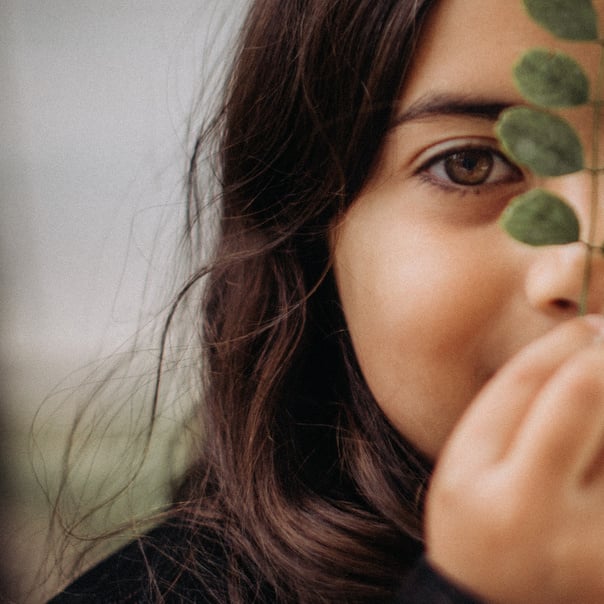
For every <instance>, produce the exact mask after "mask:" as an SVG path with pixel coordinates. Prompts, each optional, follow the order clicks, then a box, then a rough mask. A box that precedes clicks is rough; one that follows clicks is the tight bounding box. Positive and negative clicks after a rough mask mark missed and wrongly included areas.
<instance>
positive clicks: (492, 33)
mask: <svg viewBox="0 0 604 604" xmlns="http://www.w3.org/2000/svg"><path fill="white" fill-rule="evenodd" d="M594 4H595V6H596V9H597V10H598V11H599V12H600V15H602V13H603V12H604V0H597V1H596V2H594ZM600 27H601V28H602V23H601V25H600ZM536 46H540V47H545V48H555V49H558V50H562V51H564V52H567V53H568V54H571V55H572V56H573V57H575V59H577V60H578V61H579V62H580V63H581V64H582V65H583V66H584V68H585V69H586V70H587V71H588V73H590V74H591V75H592V77H593V74H594V73H595V72H596V70H597V63H598V56H599V47H598V45H597V44H593V43H577V42H566V41H561V40H557V39H556V38H554V37H553V36H552V35H550V34H549V33H548V32H547V31H545V30H544V29H542V28H541V27H540V26H539V25H537V24H535V23H534V22H533V21H532V20H531V19H530V17H529V16H528V14H527V13H526V12H525V10H524V7H523V3H522V0H440V2H438V3H437V5H436V6H435V8H434V9H433V10H432V12H431V14H430V16H429V18H428V20H427V22H426V24H425V27H424V29H423V34H422V37H421V39H420V42H419V45H418V48H417V51H416V55H415V57H414V60H413V62H412V66H411V71H410V73H409V77H408V79H407V82H406V85H405V87H404V90H403V96H402V99H401V100H402V105H403V107H404V106H405V105H407V104H408V103H412V102H414V101H415V100H417V99H418V98H420V97H421V96H423V95H425V94H426V93H428V92H432V93H433V92H436V93H438V92H441V91H442V92H447V93H459V94H464V95H469V94H474V95H476V96H488V97H493V98H499V99H501V100H507V101H510V102H512V101H513V102H518V101H519V100H520V99H519V96H518V93H517V92H516V91H515V89H514V86H513V83H512V78H511V69H512V66H513V64H514V63H515V62H516V61H517V60H518V58H519V57H520V55H521V54H522V53H523V52H524V51H526V50H527V49H529V48H532V47H536Z"/></svg>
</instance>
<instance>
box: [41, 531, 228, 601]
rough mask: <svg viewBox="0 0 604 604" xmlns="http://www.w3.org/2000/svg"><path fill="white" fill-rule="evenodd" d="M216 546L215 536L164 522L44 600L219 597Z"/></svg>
mask: <svg viewBox="0 0 604 604" xmlns="http://www.w3.org/2000/svg"><path fill="white" fill-rule="evenodd" d="M222 550H223V547H222V545H221V543H220V542H219V541H218V540H216V539H212V538H210V537H208V536H204V537H203V538H199V537H193V536H192V535H191V533H190V532H189V531H187V530H186V529H185V528H184V527H183V526H180V525H177V524H168V523H166V524H164V525H161V526H159V527H157V528H156V529H154V530H152V531H150V532H149V533H148V534H146V535H144V536H143V537H140V538H139V539H136V540H135V541H133V542H131V543H130V544H128V545H127V546H125V547H124V548H122V549H121V550H119V551H117V552H116V553H114V554H112V555H111V556H109V557H108V558H106V559H105V560H103V561H102V562H100V563H99V564H97V565H96V566H94V567H93V568H92V569H91V570H89V571H88V572H86V573H85V574H84V575H82V576H81V577H80V578H79V579H77V580H76V581H75V582H74V583H72V584H71V585H69V586H68V587H67V588H66V589H65V590H64V591H62V592H61V593H60V594H58V595H57V596H55V598H53V599H52V600H50V603H49V604H75V603H84V602H86V603H94V602H99V603H100V602H115V603H118V602H119V603H128V602H133V603H134V602H136V603H140V602H157V601H161V602H166V603H174V604H176V603H180V602H183V603H184V602H198V603H200V604H206V603H207V604H210V603H212V604H213V603H215V602H221V601H224V599H223V598H224V593H225V592H224V587H223V585H224V583H225V582H224V574H225V573H224V565H225V561H224V560H225V558H224V554H223V551H222ZM193 562H194V564H193Z"/></svg>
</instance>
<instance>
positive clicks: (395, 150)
mask: <svg viewBox="0 0 604 604" xmlns="http://www.w3.org/2000/svg"><path fill="white" fill-rule="evenodd" d="M492 1H493V4H494V6H496V10H490V11H485V10H484V5H483V3H482V2H481V0H447V1H446V2H443V3H442V4H440V5H439V6H437V9H436V10H435V11H434V13H433V14H432V15H431V19H430V21H429V23H428V26H427V27H426V30H425V31H426V33H425V35H424V37H423V41H422V43H421V44H420V47H419V49H418V53H417V57H416V59H415V62H414V63H413V67H412V71H411V74H410V77H409V79H408V82H407V85H406V87H405V90H404V91H403V95H402V99H401V104H400V110H399V115H400V116H404V115H405V114H406V113H407V112H408V111H409V109H410V108H411V107H413V106H414V105H415V104H416V103H417V102H418V101H421V100H426V99H431V98H434V97H437V98H438V97H439V95H449V96H453V97H455V98H458V99H464V100H466V101H469V102H471V103H483V102H484V103H488V104H503V105H505V104H512V103H519V102H521V98H520V96H519V94H518V92H517V91H516V90H515V88H514V86H513V83H512V80H511V69H512V65H513V63H514V62H515V61H516V60H517V58H518V57H519V55H520V54H521V53H522V52H523V51H524V50H526V49H527V48H529V47H532V46H545V47H555V48H561V49H562V50H566V51H567V52H570V53H571V54H572V55H573V56H574V57H575V58H577V59H579V60H580V62H581V63H583V64H584V65H585V66H586V69H588V71H589V72H590V73H592V74H593V73H594V70H595V69H596V63H597V57H598V50H597V47H596V46H595V45H585V44H572V43H569V44H565V43H560V42H558V41H556V40H554V39H553V38H552V37H551V36H550V35H549V34H547V32H545V31H544V30H542V29H541V28H539V27H537V26H536V25H534V24H533V23H532V22H531V21H530V20H529V19H528V17H527V16H526V15H525V13H524V11H523V9H522V7H521V3H520V0H512V1H511V2H510V1H508V0H492ZM566 113H567V114H568V116H569V117H570V119H571V121H572V122H573V124H574V125H575V127H576V128H578V130H579V132H580V133H581V134H582V136H583V139H584V142H588V139H589V132H590V129H591V119H592V118H591V111H590V110H589V109H574V110H572V111H568V112H566ZM495 118H496V116H493V117H490V118H487V117H485V116H468V115H447V114H436V115H431V116H428V117H423V118H422V117H421V116H420V117H417V118H416V119H410V120H408V121H405V122H404V123H402V124H401V125H399V126H398V127H393V128H392V130H391V131H390V135H389V136H388V138H387V140H386V143H385V146H384V149H383V153H382V157H381V162H380V163H379V165H378V166H377V168H376V169H375V171H374V173H373V175H372V177H371V178H370V179H369V182H368V183H367V185H366V187H365V188H364V190H363V192H362V193H361V195H360V196H359V197H358V199H357V200H356V202H355V203H354V204H353V206H352V207H351V209H350V210H349V211H348V212H347V214H346V216H345V217H344V219H343V220H342V221H341V223H340V224H339V226H338V227H337V228H336V231H335V233H334V246H333V248H334V260H335V270H336V276H337V282H338V287H339V291H340V295H341V299H342V303H343V307H344V312H345V316H346V318H347V322H348V327H349V329H350V332H351V335H352V340H353V344H354V347H355V351H356V353H357V355H358V358H359V362H360V364H361V368H362V370H363V373H364V375H365V378H366V379H367V382H368V383H369V386H370V388H371V390H372V392H373V394H374V395H375V397H376V399H377V401H378V403H379V404H380V405H381V407H382V408H383V410H384V411H385V412H386V414H387V416H388V417H389V418H390V420H391V421H392V422H393V423H394V425H395V426H396V427H397V428H398V429H399V431H400V432H401V433H403V434H404V435H405V436H406V437H408V438H409V439H410V440H411V441H412V442H413V443H414V444H415V445H416V446H418V447H419V448H420V449H421V450H422V451H424V452H425V453H427V454H428V455H430V456H431V457H433V458H435V457H436V456H437V455H438V452H439V451H440V449H441V448H442V446H443V444H444V442H445V441H446V439H447V437H448V435H449V434H450V432H451V429H452V428H453V426H454V425H455V424H456V423H457V421H458V420H459V417H460V416H461V414H462V413H463V411H464V410H465V408H466V407H467V406H468V404H469V402H470V401H471V400H472V399H473V398H474V396H475V395H476V394H477V393H478V391H479V390H480V388H481V387H482V386H483V385H484V384H485V383H486V382H487V380H488V379H489V378H491V377H492V376H493V375H494V374H495V373H496V372H497V371H498V370H499V369H500V368H501V367H503V365H504V364H505V363H506V362H507V361H508V360H509V359H511V358H512V357H513V356H514V354H516V353H517V352H518V351H519V350H521V349H522V348H523V347H524V346H526V345H527V344H528V343H529V342H531V341H533V340H534V339H535V338H538V337H539V336H541V335H544V334H545V333H547V332H548V331H549V330H550V329H552V328H553V327H554V326H555V325H557V324H558V323H560V322H561V321H564V320H567V319H569V318H570V317H572V316H574V315H575V314H576V310H577V302H578V296H579V292H580V287H581V278H582V268H583V262H584V247H583V246H582V245H581V244H579V243H577V244H572V245H567V246H555V247H547V248H532V247H530V246H526V245H524V244H521V243H518V242H516V241H514V240H512V239H511V238H510V237H509V236H508V235H506V234H505V233H504V232H503V231H502V229H501V227H500V226H499V225H498V224H497V220H498V218H499V216H500V214H501V211H502V210H503V209H504V207H505V206H506V205H507V203H508V202H509V201H510V199H511V198H512V197H513V196H514V195H517V194H519V193H521V192H523V191H526V190H528V189H529V188H532V187H533V186H536V185H540V186H545V187H547V188H549V189H551V190H553V191H554V192H558V193H561V194H564V195H566V196H567V197H568V198H569V200H570V202H571V204H572V205H573V206H574V208H575V210H576V212H577V213H578V215H579V216H580V218H581V225H582V236H585V234H586V232H587V217H588V212H589V191H590V187H589V177H588V176H587V175H586V174H582V173H580V174H578V175H577V174H575V175H571V176H568V177H563V178H557V179H542V180H539V181H537V179H535V178H533V177H531V176H530V175H529V174H527V173H524V172H522V170H520V169H519V168H517V167H514V166H511V165H510V164H508V163H507V162H506V160H504V159H503V158H501V157H497V159H496V167H495V169H494V171H493V173H492V175H491V176H490V177H489V179H488V180H487V181H486V182H485V183H484V184H479V185H474V186H456V185H455V184H454V183H451V182H450V180H448V179H447V178H446V177H439V167H437V166H434V167H433V168H431V169H422V164H424V163H425V162H426V161H428V160H430V159H431V158H432V157H434V156H437V155H438V154H439V153H440V152H441V151H442V150H443V148H445V149H446V148H458V147H463V146H464V145H468V144H469V145H473V146H477V147H482V148H486V149H487V150H489V149H490V150H493V151H495V150H497V149H498V145H497V141H496V139H495V136H494V134H493V126H494V121H495ZM588 146H589V145H588ZM487 152H489V153H490V151H487ZM441 172H442V169H441ZM598 230H599V235H598V238H597V240H598V241H601V240H602V239H604V220H603V221H602V225H599V228H598ZM603 269H604V261H603V259H602V258H601V257H597V258H595V260H594V271H595V275H594V276H595V278H594V280H593V287H592V292H591V296H590V300H591V302H590V307H589V310H590V312H599V311H600V310H601V308H602V302H603V301H604V280H602V279H598V275H600V274H602V271H603Z"/></svg>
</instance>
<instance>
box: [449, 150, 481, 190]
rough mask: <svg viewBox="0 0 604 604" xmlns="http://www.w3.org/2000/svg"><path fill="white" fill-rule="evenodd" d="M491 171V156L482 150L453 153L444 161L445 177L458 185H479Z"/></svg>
mask: <svg viewBox="0 0 604 604" xmlns="http://www.w3.org/2000/svg"><path fill="white" fill-rule="evenodd" d="M492 169H493V156H492V154H491V153H489V152H488V151H484V150H482V149H468V150H466V151H459V152H458V153H454V154H453V155H451V156H450V157H448V158H447V159H446V160H445V171H446V173H447V176H448V177H449V178H450V179H451V180H452V181H453V182H454V183H456V184H459V185H480V184H482V183H483V182H485V180H486V179H487V178H488V177H489V174H490V173H491V170H492Z"/></svg>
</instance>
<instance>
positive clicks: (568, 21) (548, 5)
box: [508, 0, 598, 40]
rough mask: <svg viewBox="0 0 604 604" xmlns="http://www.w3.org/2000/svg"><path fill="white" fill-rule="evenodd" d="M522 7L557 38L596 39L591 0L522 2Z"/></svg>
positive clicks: (595, 22) (595, 17)
mask: <svg viewBox="0 0 604 604" xmlns="http://www.w3.org/2000/svg"><path fill="white" fill-rule="evenodd" d="M508 1H510V0H508ZM524 5H525V7H526V9H527V11H528V13H529V15H530V16H531V17H532V18H533V19H534V20H535V21H537V23H539V24H540V25H542V26H543V27H545V28H546V29H547V30H548V31H550V32H551V33H553V34H554V35H555V36H557V37H558V38H564V39H566V40H597V39H598V19H597V14H596V11H595V9H594V6H593V4H592V2H591V0H524Z"/></svg>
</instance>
